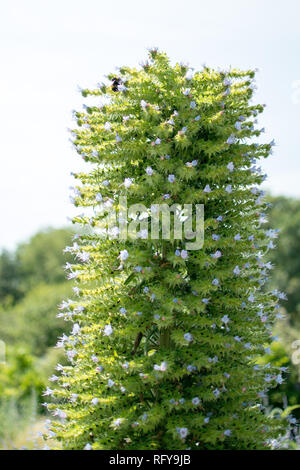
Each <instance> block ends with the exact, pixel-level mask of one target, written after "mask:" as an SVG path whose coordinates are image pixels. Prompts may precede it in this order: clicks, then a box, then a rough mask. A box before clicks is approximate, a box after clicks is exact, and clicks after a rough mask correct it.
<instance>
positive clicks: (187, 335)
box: [183, 333, 193, 343]
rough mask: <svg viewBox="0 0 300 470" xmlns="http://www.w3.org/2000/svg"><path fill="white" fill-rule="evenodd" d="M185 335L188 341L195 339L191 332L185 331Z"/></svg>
mask: <svg viewBox="0 0 300 470" xmlns="http://www.w3.org/2000/svg"><path fill="white" fill-rule="evenodd" d="M183 337H184V339H185V340H186V341H187V342H188V343H190V342H191V341H193V336H192V335H191V333H185V335H184V336H183Z"/></svg>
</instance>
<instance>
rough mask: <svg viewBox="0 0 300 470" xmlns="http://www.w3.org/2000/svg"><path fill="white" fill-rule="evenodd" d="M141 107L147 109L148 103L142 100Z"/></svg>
mask: <svg viewBox="0 0 300 470" xmlns="http://www.w3.org/2000/svg"><path fill="white" fill-rule="evenodd" d="M140 105H141V107H142V108H143V109H145V108H146V106H147V103H146V101H145V100H141V101H140Z"/></svg>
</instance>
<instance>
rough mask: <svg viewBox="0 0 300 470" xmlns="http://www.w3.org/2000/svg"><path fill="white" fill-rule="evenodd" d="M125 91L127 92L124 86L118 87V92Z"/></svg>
mask: <svg viewBox="0 0 300 470" xmlns="http://www.w3.org/2000/svg"><path fill="white" fill-rule="evenodd" d="M126 90H127V88H126V86H125V85H122V84H121V85H118V91H126Z"/></svg>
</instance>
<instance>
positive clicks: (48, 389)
mask: <svg viewBox="0 0 300 470" xmlns="http://www.w3.org/2000/svg"><path fill="white" fill-rule="evenodd" d="M53 393H54V390H52V389H51V388H49V387H47V389H46V390H45V391H44V392H43V395H44V396H52V395H53Z"/></svg>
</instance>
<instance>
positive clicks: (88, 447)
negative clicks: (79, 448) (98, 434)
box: [83, 444, 92, 450]
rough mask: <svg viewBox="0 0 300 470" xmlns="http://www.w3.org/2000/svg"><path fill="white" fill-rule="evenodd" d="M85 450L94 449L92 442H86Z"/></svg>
mask: <svg viewBox="0 0 300 470" xmlns="http://www.w3.org/2000/svg"><path fill="white" fill-rule="evenodd" d="M83 450H92V446H91V444H86V445H85V446H84V448H83Z"/></svg>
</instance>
